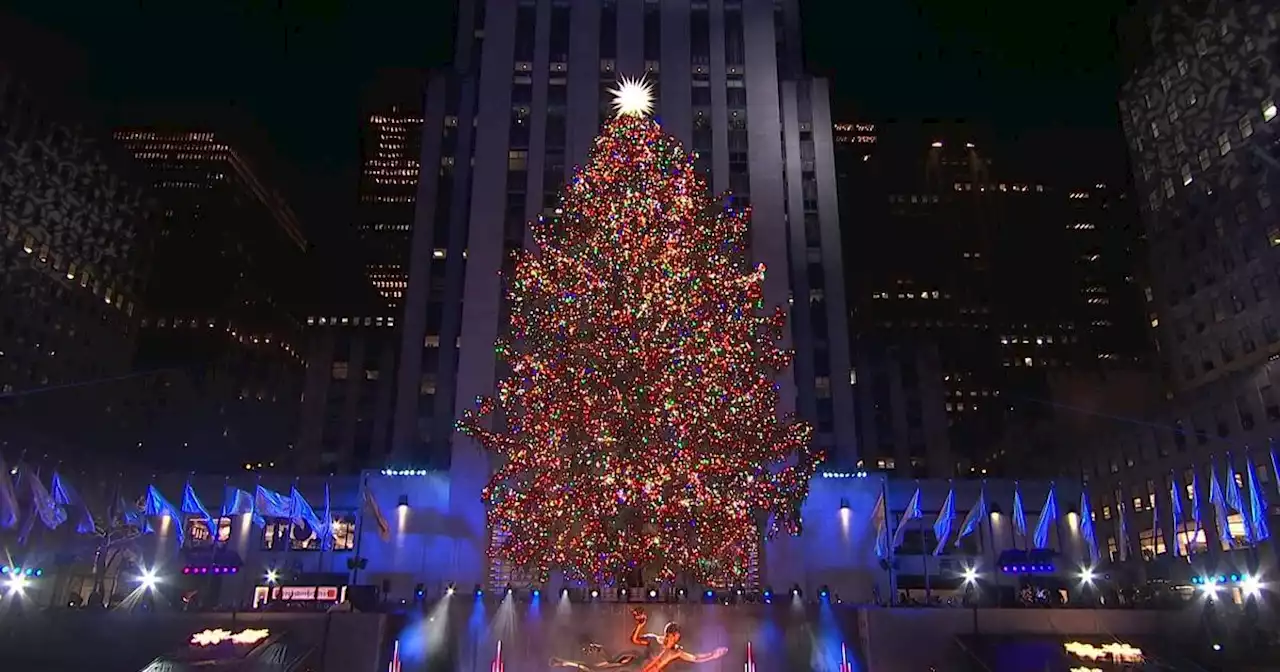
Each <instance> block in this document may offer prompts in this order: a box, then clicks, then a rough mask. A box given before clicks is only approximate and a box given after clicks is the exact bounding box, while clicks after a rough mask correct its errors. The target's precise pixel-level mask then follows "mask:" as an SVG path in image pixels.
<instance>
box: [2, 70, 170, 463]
mask: <svg viewBox="0 0 1280 672" xmlns="http://www.w3.org/2000/svg"><path fill="white" fill-rule="evenodd" d="M44 93H45V92H43V91H37V90H34V89H33V88H32V87H30V86H28V85H27V83H26V80H25V79H24V78H22V77H21V76H20V75H19V74H18V73H17V71H15V70H11V69H9V68H8V67H7V64H6V63H5V62H3V61H0V434H2V435H3V438H0V445H3V444H5V443H8V446H9V447H10V448H18V449H21V450H23V451H28V450H29V451H31V453H32V455H33V456H35V455H37V454H39V452H58V453H59V454H63V455H65V454H67V453H69V452H77V451H78V452H80V453H81V454H84V453H88V452H99V451H107V450H110V449H111V448H116V447H119V445H120V442H121V441H122V440H123V439H124V437H125V436H127V434H128V429H129V427H128V417H127V416H128V410H129V407H130V404H131V403H132V402H134V401H136V398H135V397H134V395H133V394H132V388H131V387H130V385H131V382H132V381H131V380H129V378H130V370H131V364H132V359H133V353H134V348H135V344H136V341H137V338H138V323H139V320H140V319H141V318H142V316H143V314H144V303H143V296H144V282H145V278H146V272H147V262H148V252H149V250H148V242H149V241H150V240H151V237H152V233H153V232H154V231H155V230H156V229H157V228H158V223H159V219H160V214H161V213H160V211H159V210H158V208H157V207H156V206H155V203H154V201H153V200H152V199H151V198H150V197H149V195H148V194H147V192H146V189H145V185H144V184H143V182H144V181H143V180H138V179H135V178H137V177H138V176H137V175H135V174H133V173H132V172H131V170H130V168H131V166H130V163H131V162H130V161H129V160H128V158H127V157H126V156H124V155H122V154H119V153H118V152H117V151H116V148H115V146H114V144H113V143H112V142H110V140H109V139H107V138H106V137H105V135H104V136H102V137H97V136H95V133H94V132H93V131H90V130H88V129H86V128H84V127H82V126H81V125H80V123H79V120H77V119H76V118H75V117H74V116H66V115H67V113H68V111H69V109H68V108H66V107H63V106H61V105H58V104H57V102H56V101H53V100H51V99H50V97H46V95H44ZM50 95H51V96H52V94H50ZM52 97H54V98H56V96H52ZM70 109H74V108H70ZM10 442H11V443H10Z"/></svg>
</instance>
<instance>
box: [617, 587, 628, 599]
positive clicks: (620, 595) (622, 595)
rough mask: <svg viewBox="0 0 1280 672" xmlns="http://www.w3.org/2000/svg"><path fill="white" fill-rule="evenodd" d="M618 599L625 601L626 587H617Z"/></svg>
mask: <svg viewBox="0 0 1280 672" xmlns="http://www.w3.org/2000/svg"><path fill="white" fill-rule="evenodd" d="M618 601H619V602H626V601H627V589H626V588H619V589H618Z"/></svg>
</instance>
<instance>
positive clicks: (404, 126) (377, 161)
mask: <svg viewBox="0 0 1280 672" xmlns="http://www.w3.org/2000/svg"><path fill="white" fill-rule="evenodd" d="M423 80H424V77H423V75H421V74H420V73H416V72H407V73H387V74H386V75H384V76H383V77H381V78H380V79H379V80H378V81H377V82H376V83H375V85H374V86H373V87H371V90H370V91H369V92H367V94H366V96H365V102H364V105H363V107H364V110H365V111H364V114H363V118H362V119H361V141H360V188H359V204H358V206H357V210H356V212H357V215H356V222H355V225H356V233H357V235H358V236H359V239H360V243H361V246H362V248H363V249H362V250H361V252H362V254H363V256H364V259H363V261H364V266H365V273H366V276H367V278H368V281H369V284H370V285H371V286H372V287H373V288H374V289H375V290H376V291H377V292H378V294H379V295H380V296H381V297H382V300H383V302H384V303H385V306H386V308H387V309H388V314H389V315H390V314H395V313H398V312H399V309H400V308H401V307H402V306H403V304H404V295H405V292H406V291H407V290H408V287H409V265H410V260H409V248H410V243H411V241H412V238H413V223H414V218H415V211H416V204H417V195H418V173H419V168H420V167H419V160H420V155H421V152H422V121H423V119H422V104H423V91H422V85H423V83H424V81H423Z"/></svg>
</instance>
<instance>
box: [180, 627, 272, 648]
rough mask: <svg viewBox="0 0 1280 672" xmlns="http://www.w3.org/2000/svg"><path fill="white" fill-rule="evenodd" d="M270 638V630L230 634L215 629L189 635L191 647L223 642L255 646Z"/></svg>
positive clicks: (243, 631)
mask: <svg viewBox="0 0 1280 672" xmlns="http://www.w3.org/2000/svg"><path fill="white" fill-rule="evenodd" d="M269 636H271V631H270V630H259V629H254V628H248V629H245V630H241V631H240V632H234V633H233V632H231V631H230V630H223V629H222V628H216V629H212V630H201V631H200V632H197V633H196V634H194V635H191V640H190V643H191V646H216V645H218V644H221V643H223V642H231V643H232V644H257V643H258V642H261V641H262V640H264V639H266V638H267V637H269Z"/></svg>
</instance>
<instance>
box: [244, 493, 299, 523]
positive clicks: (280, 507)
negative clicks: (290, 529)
mask: <svg viewBox="0 0 1280 672" xmlns="http://www.w3.org/2000/svg"><path fill="white" fill-rule="evenodd" d="M253 508H254V510H255V512H256V513H257V515H259V516H262V517H263V518H290V517H292V515H293V500H292V499H290V498H289V497H285V496H284V495H282V494H280V493H278V492H276V491H274V490H268V489H266V488H264V487H262V486H261V485H259V486H258V489H257V491H256V493H255V494H254V497H253Z"/></svg>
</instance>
